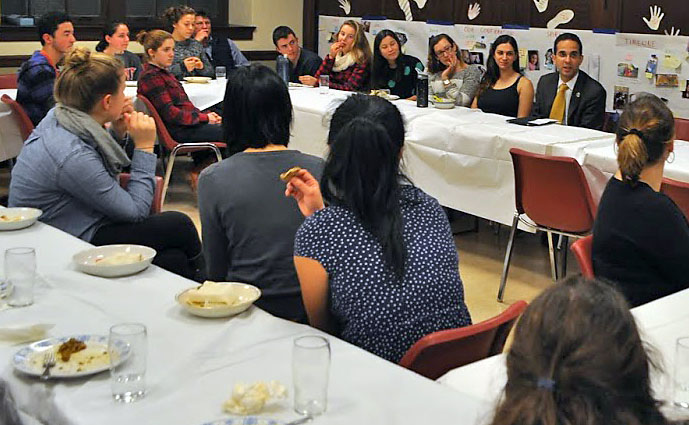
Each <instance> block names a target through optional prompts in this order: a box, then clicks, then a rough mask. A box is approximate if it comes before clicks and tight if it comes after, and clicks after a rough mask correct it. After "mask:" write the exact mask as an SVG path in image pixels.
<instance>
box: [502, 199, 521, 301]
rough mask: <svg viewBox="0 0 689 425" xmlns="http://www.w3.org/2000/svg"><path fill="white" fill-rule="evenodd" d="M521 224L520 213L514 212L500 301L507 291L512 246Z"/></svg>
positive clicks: (503, 266)
mask: <svg viewBox="0 0 689 425" xmlns="http://www.w3.org/2000/svg"><path fill="white" fill-rule="evenodd" d="M518 226H519V213H518V212H515V213H514V218H513V219H512V229H510V238H509V240H508V241H507V252H505V263H504V264H503V265H502V277H501V278H500V289H498V301H500V302H502V296H503V294H504V293H505V285H506V284H507V272H508V271H509V270H510V260H512V248H513V247H514V235H515V234H516V233H517V227H518Z"/></svg>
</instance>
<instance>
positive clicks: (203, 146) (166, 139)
mask: <svg viewBox="0 0 689 425" xmlns="http://www.w3.org/2000/svg"><path fill="white" fill-rule="evenodd" d="M136 97H137V99H138V100H139V101H141V103H143V104H144V106H145V107H146V109H147V110H148V113H149V115H150V116H151V117H153V120H154V121H155V124H156V133H157V135H158V142H159V143H160V144H161V145H162V146H164V147H165V148H166V149H167V150H169V151H170V157H169V158H168V160H167V166H166V167H165V180H164V181H163V194H162V198H161V201H160V203H161V206H162V204H163V203H164V202H165V195H166V193H167V188H168V186H169V184H170V176H171V175H172V167H173V165H174V163H175V158H176V157H177V155H179V154H185V153H191V152H199V151H204V150H211V151H213V152H214V153H215V157H216V158H217V160H218V162H220V161H222V154H221V153H220V149H225V148H226V147H227V145H226V144H225V143H222V142H194V143H179V142H177V141H176V140H175V139H173V138H172V136H171V135H170V132H169V131H168V130H167V127H165V123H164V122H163V119H162V118H160V115H159V114H158V111H156V109H155V107H154V106H153V104H152V103H151V101H150V100H148V99H147V98H146V97H145V96H143V95H140V94H139V95H137V96H136Z"/></svg>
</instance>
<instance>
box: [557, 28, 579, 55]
mask: <svg viewBox="0 0 689 425" xmlns="http://www.w3.org/2000/svg"><path fill="white" fill-rule="evenodd" d="M566 40H572V41H576V43H577V44H578V45H579V54H580V55H583V54H584V46H583V45H582V44H581V39H579V36H578V35H576V34H572V33H571V32H563V33H562V34H560V35H558V36H557V38H556V39H555V43H554V44H553V52H555V54H556V55H557V43H559V42H561V41H566Z"/></svg>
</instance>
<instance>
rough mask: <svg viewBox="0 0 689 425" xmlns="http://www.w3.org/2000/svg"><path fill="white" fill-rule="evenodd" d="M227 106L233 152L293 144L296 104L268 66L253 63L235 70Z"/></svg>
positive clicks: (229, 81)
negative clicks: (271, 145)
mask: <svg viewBox="0 0 689 425" xmlns="http://www.w3.org/2000/svg"><path fill="white" fill-rule="evenodd" d="M223 105H224V106H223V117H222V118H223V119H222V125H223V128H224V130H225V140H226V141H227V144H228V147H229V152H230V153H236V152H240V151H243V150H244V149H246V148H263V147H265V146H266V145H268V144H270V143H273V144H277V145H284V146H287V144H288V143H289V136H290V134H289V132H290V125H291V124H292V101H291V99H290V97H289V92H288V91H287V86H286V85H285V83H284V82H283V81H282V80H281V79H280V77H278V75H277V74H276V73H275V71H273V70H272V69H270V68H268V67H267V66H265V65H261V64H252V65H251V66H241V67H239V68H237V69H236V70H234V71H232V72H231V73H230V74H229V76H228V79H227V90H226V91H225V101H224V102H223Z"/></svg>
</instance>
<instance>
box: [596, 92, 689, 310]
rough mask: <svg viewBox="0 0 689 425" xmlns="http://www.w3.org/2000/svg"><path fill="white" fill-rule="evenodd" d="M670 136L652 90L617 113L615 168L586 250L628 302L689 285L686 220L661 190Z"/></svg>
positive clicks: (671, 126)
mask: <svg viewBox="0 0 689 425" xmlns="http://www.w3.org/2000/svg"><path fill="white" fill-rule="evenodd" d="M674 138H675V120H674V117H673V115H672V111H671V110H670V109H669V108H668V107H667V105H665V103H664V102H663V101H662V100H660V99H659V98H657V97H656V96H654V95H651V94H642V95H640V96H637V99H636V100H634V101H633V102H632V103H630V104H629V105H628V106H627V107H626V109H625V110H624V112H623V113H622V116H621V117H620V120H619V124H618V129H617V135H616V139H615V143H616V147H617V163H618V166H619V169H618V170H617V172H616V173H615V175H614V176H613V177H612V178H611V179H610V181H609V182H608V185H607V186H606V188H605V192H603V197H602V198H601V201H600V205H599V206H598V214H597V217H596V223H595V225H594V227H593V254H592V258H593V269H594V272H595V274H596V277H601V278H605V279H607V280H610V281H613V282H617V283H618V284H619V285H620V289H621V290H622V293H623V294H624V295H625V297H626V298H627V300H628V301H629V303H630V304H631V305H632V306H637V305H640V304H644V303H647V302H649V301H653V300H654V299H656V298H660V297H663V296H665V295H668V294H672V293H674V292H677V291H680V290H682V289H685V288H689V261H687V260H689V224H688V223H687V220H686V218H685V217H684V214H682V211H681V210H680V209H679V208H678V207H677V205H675V203H674V202H673V201H672V200H671V199H670V198H668V197H667V196H666V195H665V194H663V193H661V192H660V186H661V184H662V180H663V169H664V167H665V162H666V161H667V162H671V161H672V160H673V159H674V155H675V154H674Z"/></svg>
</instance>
